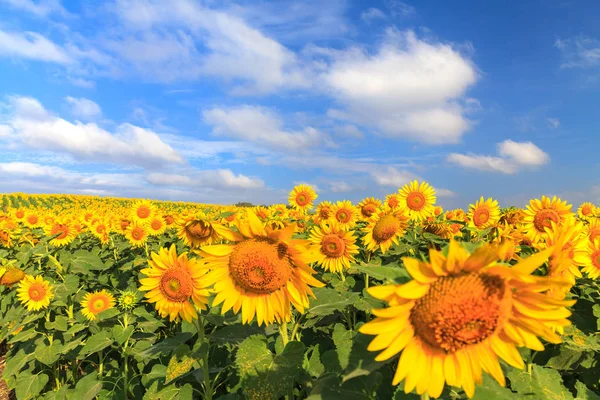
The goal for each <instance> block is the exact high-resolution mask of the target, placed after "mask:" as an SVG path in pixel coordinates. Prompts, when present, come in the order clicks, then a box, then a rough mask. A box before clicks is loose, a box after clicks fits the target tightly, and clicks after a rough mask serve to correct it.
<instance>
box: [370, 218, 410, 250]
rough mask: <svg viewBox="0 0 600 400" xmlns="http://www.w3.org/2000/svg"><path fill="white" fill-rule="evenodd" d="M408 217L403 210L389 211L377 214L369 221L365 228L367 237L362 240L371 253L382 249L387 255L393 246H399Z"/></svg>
mask: <svg viewBox="0 0 600 400" xmlns="http://www.w3.org/2000/svg"><path fill="white" fill-rule="evenodd" d="M407 226H408V217H407V216H406V214H405V212H404V210H402V209H399V208H397V209H395V210H391V209H387V210H383V211H379V212H377V213H376V214H375V215H373V216H372V217H371V218H370V219H369V223H368V225H367V226H366V227H365V228H363V232H364V233H365V236H363V238H362V240H363V243H364V245H365V246H366V248H367V249H368V250H370V251H375V250H377V249H381V252H382V253H384V254H385V253H386V252H387V251H388V250H389V248H390V247H391V246H392V244H394V243H395V244H398V240H399V239H400V238H401V237H402V236H403V235H404V233H405V232H406V228H407Z"/></svg>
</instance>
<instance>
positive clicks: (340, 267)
mask: <svg viewBox="0 0 600 400" xmlns="http://www.w3.org/2000/svg"><path fill="white" fill-rule="evenodd" d="M308 240H309V242H310V247H309V250H308V254H309V256H308V258H307V261H308V262H311V263H312V262H316V263H318V264H319V265H320V266H321V267H323V269H325V270H326V271H329V272H343V271H344V270H346V269H348V268H350V262H351V261H354V256H355V255H356V254H358V246H357V245H356V237H355V236H354V234H353V233H352V232H350V231H346V230H344V229H340V228H339V226H338V225H337V224H335V223H333V224H324V225H322V226H321V227H319V226H315V227H314V228H313V229H312V231H311V232H310V237H309V239H308Z"/></svg>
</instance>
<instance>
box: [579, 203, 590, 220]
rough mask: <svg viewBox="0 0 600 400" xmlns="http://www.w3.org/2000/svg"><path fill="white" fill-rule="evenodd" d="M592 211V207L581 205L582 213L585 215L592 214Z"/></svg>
mask: <svg viewBox="0 0 600 400" xmlns="http://www.w3.org/2000/svg"><path fill="white" fill-rule="evenodd" d="M591 213H592V207H590V206H588V205H585V206H583V207H581V214H583V215H585V216H586V217H587V216H588V215H590V214H591Z"/></svg>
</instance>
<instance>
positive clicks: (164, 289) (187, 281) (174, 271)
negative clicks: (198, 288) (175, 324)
mask: <svg viewBox="0 0 600 400" xmlns="http://www.w3.org/2000/svg"><path fill="white" fill-rule="evenodd" d="M159 288H160V291H161V293H162V294H163V295H164V296H165V297H166V298H167V299H169V301H173V302H176V303H183V302H184V301H187V300H188V299H189V298H190V296H191V295H192V293H193V291H194V283H193V281H192V277H191V276H190V274H189V272H188V271H186V270H185V269H183V268H171V269H169V270H167V272H165V273H164V274H163V276H162V277H161V278H160V285H159Z"/></svg>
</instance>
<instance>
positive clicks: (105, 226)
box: [90, 219, 111, 244]
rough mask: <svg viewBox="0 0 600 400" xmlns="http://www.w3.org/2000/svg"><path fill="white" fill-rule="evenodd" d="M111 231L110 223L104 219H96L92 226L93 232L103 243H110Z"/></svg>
mask: <svg viewBox="0 0 600 400" xmlns="http://www.w3.org/2000/svg"><path fill="white" fill-rule="evenodd" d="M110 231H111V227H110V223H109V222H106V221H104V220H103V219H100V220H97V221H95V222H94V223H93V224H92V225H91V226H90V232H91V234H92V235H94V236H95V237H96V238H97V239H98V240H100V243H102V244H108V242H109V240H110V236H109V233H110Z"/></svg>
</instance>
